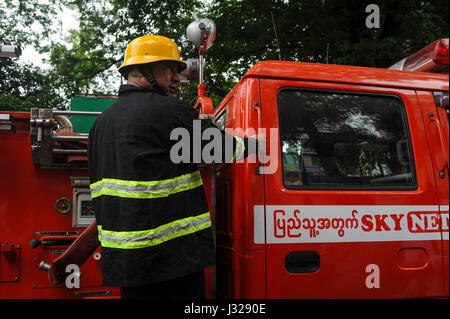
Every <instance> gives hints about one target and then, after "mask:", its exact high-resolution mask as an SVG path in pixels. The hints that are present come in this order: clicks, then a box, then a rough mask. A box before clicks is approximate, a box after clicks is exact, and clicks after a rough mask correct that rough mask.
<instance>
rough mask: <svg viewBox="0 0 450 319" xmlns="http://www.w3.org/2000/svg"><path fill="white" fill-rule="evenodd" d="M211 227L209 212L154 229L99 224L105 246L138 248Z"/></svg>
mask: <svg viewBox="0 0 450 319" xmlns="http://www.w3.org/2000/svg"><path fill="white" fill-rule="evenodd" d="M209 227H211V219H210V215H209V212H207V213H204V214H201V215H198V216H194V217H186V218H183V219H179V220H176V221H173V222H171V223H167V224H164V225H162V226H159V227H157V228H154V229H149V230H141V231H120V232H117V231H110V230H104V229H102V227H101V226H100V225H99V226H98V233H99V240H100V241H101V244H102V246H103V247H109V248H120V249H137V248H145V247H151V246H156V245H159V244H162V243H164V242H166V241H168V240H171V239H174V238H177V237H180V236H185V235H188V234H192V233H194V232H197V231H200V230H203V229H206V228H209Z"/></svg>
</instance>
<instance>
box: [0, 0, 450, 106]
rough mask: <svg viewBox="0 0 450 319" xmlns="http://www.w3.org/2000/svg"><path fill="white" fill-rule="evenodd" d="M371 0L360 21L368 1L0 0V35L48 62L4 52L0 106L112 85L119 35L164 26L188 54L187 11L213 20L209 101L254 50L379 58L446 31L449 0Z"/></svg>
mask: <svg viewBox="0 0 450 319" xmlns="http://www.w3.org/2000/svg"><path fill="white" fill-rule="evenodd" d="M376 3H377V4H378V5H379V7H380V13H381V19H380V20H381V21H380V22H381V28H380V29H368V28H367V27H366V26H365V20H366V17H367V15H368V13H366V12H365V7H366V5H367V4H368V3H367V2H365V1H357V0H333V1H325V0H322V1H318V0H301V1H293V0H225V1H208V2H205V1H200V0H185V1H178V0H177V1H176V0H167V1H155V0H96V1H92V0H64V1H57V0H49V1H47V2H45V4H44V3H42V1H40V0H27V1H18V0H16V1H13V0H5V1H2V2H0V25H1V27H0V43H3V44H20V45H21V46H22V48H23V47H24V46H26V45H32V46H34V47H35V48H36V49H37V50H38V51H39V52H41V53H46V54H47V55H48V56H49V64H50V66H51V68H50V69H49V70H42V69H39V68H36V67H33V66H31V65H25V64H23V63H21V62H20V59H19V60H17V59H9V58H7V59H4V58H2V59H1V60H0V67H1V73H2V76H1V78H0V108H1V109H5V108H10V109H11V108H14V109H18V110H28V109H29V108H30V107H31V106H39V107H43V106H45V107H67V106H68V103H69V99H70V97H71V96H72V95H73V94H77V93H90V94H115V93H116V92H117V89H118V85H119V75H118V73H117V68H118V66H120V64H121V62H122V59H123V53H124V50H125V48H126V45H127V44H128V43H129V42H130V41H131V40H132V39H134V38H136V37H138V36H141V35H143V34H161V35H165V36H168V37H170V38H172V39H174V40H175V41H176V42H177V44H178V45H179V46H180V48H181V50H182V52H183V54H182V55H183V59H187V58H189V57H196V56H197V52H196V50H195V48H194V47H193V45H192V44H190V43H189V42H188V40H187V38H186V35H185V30H186V27H187V26H188V24H189V23H190V22H191V21H192V13H196V14H197V15H199V16H200V17H208V18H210V19H212V20H214V21H215V22H216V26H217V35H216V41H215V43H214V45H213V47H212V48H211V49H210V50H209V51H208V52H207V54H206V58H207V59H206V60H207V70H208V72H207V78H206V85H207V88H208V92H209V95H210V96H211V97H212V98H213V100H214V102H215V105H216V106H217V105H218V103H219V102H220V100H221V99H222V98H223V97H225V95H226V94H227V93H228V92H229V90H230V89H231V88H232V87H233V86H234V85H235V83H236V82H237V81H238V80H239V78H241V77H242V75H243V74H245V73H246V72H247V71H248V70H249V69H250V67H251V66H253V65H254V64H255V63H257V62H259V61H262V60H278V59H279V56H281V59H282V60H288V61H303V62H313V63H327V62H328V63H332V64H347V65H360V66H372V67H381V68H385V67H388V66H390V65H392V64H393V63H395V62H397V61H398V60H400V59H402V58H403V57H405V56H407V55H409V54H411V53H413V52H415V51H417V50H418V49H420V48H422V47H424V46H425V45H427V44H429V43H430V42H432V41H434V40H436V39H438V38H442V37H448V32H449V30H448V28H449V20H448V13H449V9H448V1H447V0H434V1H432V2H431V1H423V0H395V1H392V0H379V1H377V2H376ZM64 6H67V7H69V8H71V9H73V10H75V11H76V12H77V15H78V17H79V20H80V26H79V29H77V30H71V31H70V34H69V36H68V37H67V38H61V37H57V36H56V35H57V34H58V32H60V28H61V25H62V24H63V23H64V21H60V25H58V28H57V29H56V30H54V27H55V26H54V24H53V21H59V20H60V16H59V14H60V12H61V11H62V9H63V7H64ZM272 16H273V21H272ZM273 24H275V27H276V33H277V36H278V37H277V38H275V30H274V27H273ZM55 39H56V40H55ZM278 47H279V48H280V50H279V51H278ZM195 95H196V83H193V84H192V85H191V87H189V88H187V89H185V90H184V93H183V95H182V97H183V99H184V100H186V101H188V102H189V101H191V100H192V99H193V98H195Z"/></svg>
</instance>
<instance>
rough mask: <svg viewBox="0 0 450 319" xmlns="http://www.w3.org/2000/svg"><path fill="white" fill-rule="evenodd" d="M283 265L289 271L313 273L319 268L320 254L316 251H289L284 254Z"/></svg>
mask: <svg viewBox="0 0 450 319" xmlns="http://www.w3.org/2000/svg"><path fill="white" fill-rule="evenodd" d="M284 266H285V267H286V270H287V271H288V272H290V273H313V272H316V271H318V270H319V268H320V256H319V254H318V253H317V252H316V251H310V250H307V251H291V252H290V253H288V254H287V255H286V258H285V260H284Z"/></svg>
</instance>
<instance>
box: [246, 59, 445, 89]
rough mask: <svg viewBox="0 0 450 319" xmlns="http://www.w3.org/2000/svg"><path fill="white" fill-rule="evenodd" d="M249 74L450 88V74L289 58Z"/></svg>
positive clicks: (257, 66)
mask: <svg viewBox="0 0 450 319" xmlns="http://www.w3.org/2000/svg"><path fill="white" fill-rule="evenodd" d="M248 77H264V78H279V79H289V80H305V81H324V82H336V83H346V84H361V85H372V86H383V87H396V88H408V89H423V90H433V91H448V90H449V76H448V74H435V73H425V72H410V71H399V70H389V69H379V68H368V67H359V66H348V65H335V64H319V63H304V62H290V61H263V62H259V63H257V64H255V65H254V66H253V67H252V68H251V69H250V70H249V71H248V72H247V73H246V74H245V75H244V77H243V78H242V80H243V79H245V78H248Z"/></svg>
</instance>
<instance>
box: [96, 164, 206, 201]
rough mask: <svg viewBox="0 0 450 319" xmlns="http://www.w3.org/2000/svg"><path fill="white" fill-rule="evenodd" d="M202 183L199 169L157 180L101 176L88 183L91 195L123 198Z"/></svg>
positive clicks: (159, 194)
mask: <svg viewBox="0 0 450 319" xmlns="http://www.w3.org/2000/svg"><path fill="white" fill-rule="evenodd" d="M201 185H203V182H202V178H201V176H200V171H195V172H193V173H189V174H184V175H181V176H178V177H175V178H171V179H165V180H159V181H128V180H119V179H113V178H103V179H102V180H100V181H98V182H95V183H93V184H91V185H90V188H91V197H92V198H95V197H98V196H101V195H109V196H118V197H123V198H141V199H145V198H159V197H167V196H169V195H171V194H175V193H179V192H182V191H186V190H190V189H194V188H196V187H198V186H201Z"/></svg>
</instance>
